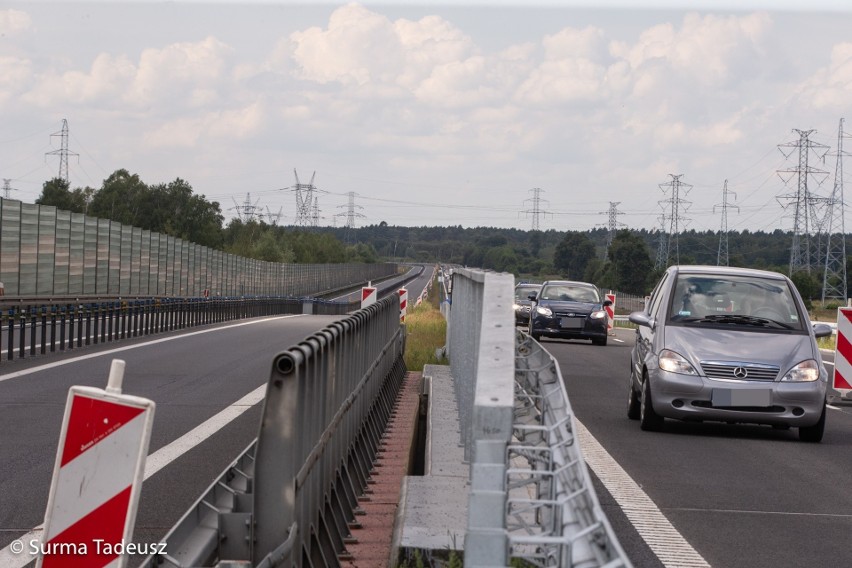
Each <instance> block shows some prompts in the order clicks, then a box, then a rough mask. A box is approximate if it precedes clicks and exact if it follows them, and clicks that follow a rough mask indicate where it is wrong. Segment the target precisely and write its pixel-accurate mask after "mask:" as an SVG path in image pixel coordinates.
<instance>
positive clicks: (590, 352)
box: [543, 329, 852, 568]
mask: <svg viewBox="0 0 852 568" xmlns="http://www.w3.org/2000/svg"><path fill="white" fill-rule="evenodd" d="M613 339H615V340H613ZM543 345H544V347H545V349H547V350H548V351H549V352H550V353H551V354H553V356H554V357H555V358H556V359H557V360H558V361H559V364H560V368H561V370H562V374H563V377H564V379H565V383H566V388H567V391H568V397H569V399H570V401H571V405H572V407H573V409H574V412H575V415H576V417H577V418H578V419H579V420H580V422H581V423H582V424H583V425H584V426H585V427H586V428H587V429H588V430H589V431H590V432H591V434H592V435H593V436H594V437H595V438H596V439H597V440H598V441H599V442H600V443H601V444H602V445H603V446H604V447H605V448H606V450H607V451H608V452H609V454H610V455H611V456H612V457H613V458H614V459H615V460H616V461H617V462H618V463H619V464H620V465H621V467H622V468H623V469H624V470H626V472H627V473H628V474H629V475H630V477H632V479H633V480H634V481H636V483H638V484H639V486H640V487H641V488H642V489H643V490H644V491H645V492H646V493H647V495H648V496H649V497H650V498H651V499H652V500H653V501H654V503H655V504H656V505H657V506H658V507H659V509H660V510H661V511H662V513H663V514H664V515H665V517H666V518H668V520H669V521H670V522H671V523H672V525H674V528H675V529H676V530H677V531H679V532H680V534H681V535H682V536H683V537H684V538H685V539H686V540H687V541H688V543H689V544H691V545H692V547H693V548H694V549H695V550H696V551H697V552H698V553H699V554H700V555H701V556H703V557H704V559H705V560H706V561H707V563H709V564H710V565H711V566H714V567H719V568H727V567H739V566H742V567H749V568H764V567H765V568H780V567H788V566H789V567H801V566H821V567H834V566H836V567H838V568H839V567H848V566H850V565H852V548H850V546H849V535H850V534H852V492H850V490H849V489H850V488H849V486H847V485H846V483H847V482H848V481H849V480H850V472H852V452H850V451H849V450H850V446H852V407H849V406H843V407H837V406H835V407H833V408H832V409H831V410H830V412H829V415H828V418H827V424H826V431H825V437H824V438H823V442H822V443H821V444H808V443H804V442H800V441H799V439H798V434H797V432H796V430H795V429H791V430H787V431H782V430H773V429H772V428H770V427H765V426H747V425H727V424H714V423H703V424H687V423H682V422H677V421H671V420H667V421H666V428H665V430H664V431H663V432H643V431H641V430H640V429H639V424H638V422H636V421H633V420H629V419H628V418H627V415H626V403H627V373H628V372H629V353H630V349H631V347H632V345H633V332H632V331H629V330H626V329H618V330H616V337H615V338H610V343H609V345H608V346H606V347H596V346H592V345H591V344H589V343H588V342H580V341H570V342H569V341H545V342H544V343H543ZM827 360H828V361H830V360H831V357H828V358H827ZM828 369H829V371H831V370H832V369H831V367H830V366H829V367H828ZM599 487H600V485H599ZM617 493H618V490H614V492H613V494H610V493H609V492H608V491H605V490H603V489H602V488H601V491H599V495H600V496H601V501H602V504H603V505H604V508H605V510H606V511H607V515H608V516H609V518H610V519H611V521H612V522H613V525H614V526H615V527H616V529H617V531H618V532H619V537H620V540H621V541H622V543H623V544H624V545H625V547H626V548H627V550H628V553H629V555H630V557H631V559H632V560H633V562H634V564H635V565H636V566H637V567H641V568H645V567H646V566H661V565H662V564H661V563H660V561H659V560H657V558H656V557H655V556H654V555H653V554H652V553H651V551H650V549H649V548H648V546H647V545H645V543H644V542H643V541H642V540H641V539H640V538H639V536H638V533H637V531H636V529H634V528H633V527H632V526H631V525H630V523H629V522H628V521H627V518H626V517H625V515H624V514H623V513H622V512H621V510H620V508H619V507H618V506H617V505H616V504H615V501H614V499H613V497H614V496H616V495H617ZM671 565H674V564H671Z"/></svg>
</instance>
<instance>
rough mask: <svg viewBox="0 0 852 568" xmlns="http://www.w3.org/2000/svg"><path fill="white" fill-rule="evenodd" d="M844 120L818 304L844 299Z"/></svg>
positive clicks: (839, 128)
mask: <svg viewBox="0 0 852 568" xmlns="http://www.w3.org/2000/svg"><path fill="white" fill-rule="evenodd" d="M843 122H844V119H842V118H841V119H840V125H839V126H838V128H837V163H836V165H835V168H834V189H833V190H832V192H831V197H830V198H829V200H828V210H827V212H826V226H825V233H826V244H825V271H824V272H823V277H822V302H823V305H824V304H825V299H826V298H832V299H839V300H844V301H845V300H846V294H847V292H846V290H847V288H846V223H845V219H844V217H845V215H844V209H845V206H844V202H843V156H845V155H847V154H846V153H845V152H844V151H843V139H844V138H848V137H850V136H849V135H847V134H846V133H844V132H843Z"/></svg>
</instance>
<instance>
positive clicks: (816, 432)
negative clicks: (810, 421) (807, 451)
mask: <svg viewBox="0 0 852 568" xmlns="http://www.w3.org/2000/svg"><path fill="white" fill-rule="evenodd" d="M824 432H825V405H824V404H823V405H822V414H820V416H819V420H817V423H816V424H814V425H813V426H800V427H799V439H800V440H801V441H803V442H812V443H815V444H817V443H819V442H822V435H823V433H824Z"/></svg>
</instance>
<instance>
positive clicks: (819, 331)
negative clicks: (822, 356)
mask: <svg viewBox="0 0 852 568" xmlns="http://www.w3.org/2000/svg"><path fill="white" fill-rule="evenodd" d="M813 325H814V337H817V338H819V337H830V336H831V335H832V334H833V333H834V330H833V329H831V326H830V325H828V324H827V323H815V324H813Z"/></svg>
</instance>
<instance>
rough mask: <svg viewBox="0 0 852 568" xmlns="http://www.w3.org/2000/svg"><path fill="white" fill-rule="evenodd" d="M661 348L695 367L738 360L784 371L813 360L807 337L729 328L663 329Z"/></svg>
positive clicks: (667, 327) (684, 327) (678, 327)
mask: <svg viewBox="0 0 852 568" xmlns="http://www.w3.org/2000/svg"><path fill="white" fill-rule="evenodd" d="M664 336H665V345H659V346H658V347H659V348H660V349H662V348H667V349H671V350H672V351H676V352H678V353H680V354H681V355H683V356H684V357H686V358H687V359H689V360H690V361H691V362H692V364H693V365H696V368H697V366H698V363H699V362H700V361H738V362H742V363H761V364H764V365H776V366H778V367H780V369H781V372H782V373H783V372H786V371H787V370H789V369H790V368H791V367H792V366H793V365H796V364H797V363H800V362H801V361H804V360H805V359H817V360H819V358H818V356H817V354H816V353H814V348H813V342H812V340H811V338H810V336H808V335H801V334H787V333H763V332H755V331H740V330H733V329H718V328H706V327H704V328H696V327H687V326H673V325H670V326H666V329H665V332H664Z"/></svg>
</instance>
